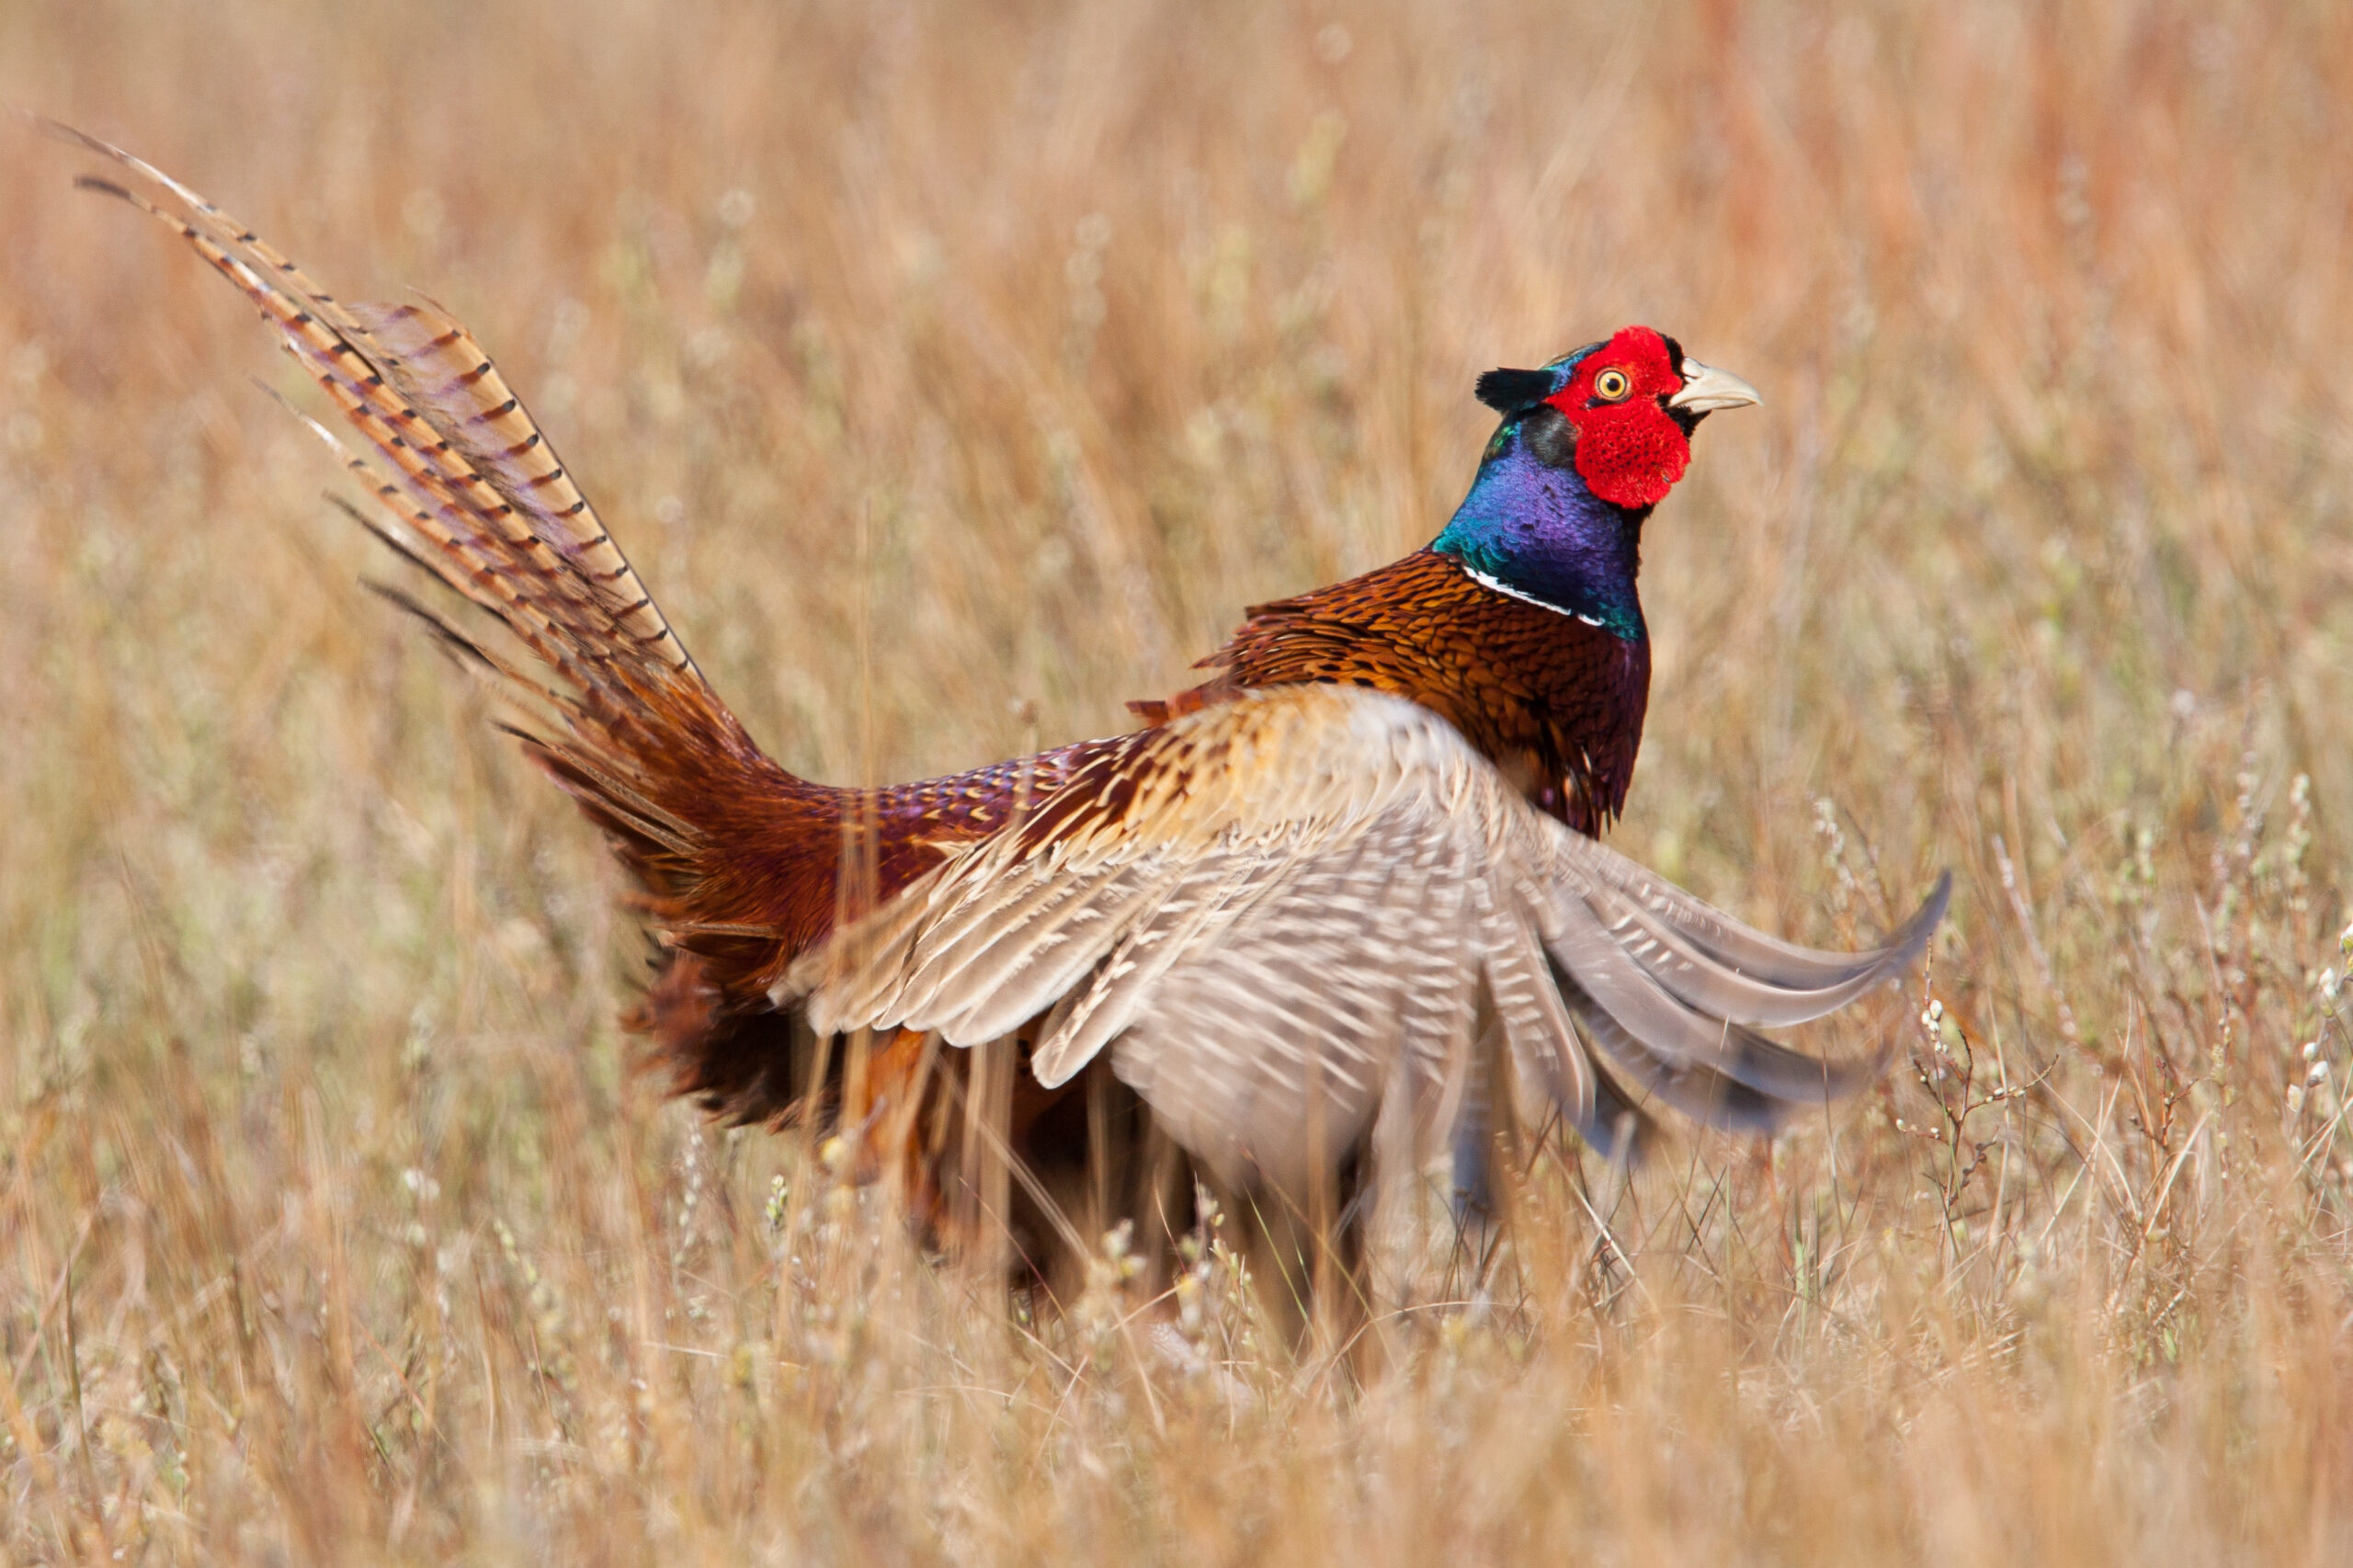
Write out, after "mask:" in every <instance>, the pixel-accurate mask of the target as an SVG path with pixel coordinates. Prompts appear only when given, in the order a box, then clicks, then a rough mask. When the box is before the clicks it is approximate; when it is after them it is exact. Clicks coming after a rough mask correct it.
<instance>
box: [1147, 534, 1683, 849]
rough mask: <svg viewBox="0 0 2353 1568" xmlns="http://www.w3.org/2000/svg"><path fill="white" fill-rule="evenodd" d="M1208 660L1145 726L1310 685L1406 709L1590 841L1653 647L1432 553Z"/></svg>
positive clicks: (1267, 612)
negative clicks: (1455, 738) (1391, 699)
mask: <svg viewBox="0 0 2353 1568" xmlns="http://www.w3.org/2000/svg"><path fill="white" fill-rule="evenodd" d="M1249 616H1250V619H1249V620H1248V622H1247V623H1246V624H1245V625H1244V626H1243V628H1242V629H1241V630H1240V631H1237V632H1236V633H1234V635H1233V640H1232V641H1231V642H1228V643H1227V644H1226V645H1225V646H1224V647H1223V648H1222V649H1220V650H1219V651H1218V652H1217V653H1213V654H1211V656H1210V657H1209V658H1208V659H1207V660H1205V661H1203V662H1204V664H1206V665H1211V666H1213V667H1215V668H1216V669H1217V670H1218V671H1219V674H1218V676H1216V678H1214V679H1212V680H1211V681H1209V682H1207V683H1206V684H1204V685H1202V686H1199V687H1195V688H1193V689H1192V690H1191V691H1188V692H1185V693H1182V694H1180V695H1179V696H1177V697H1175V698H1172V699H1169V700H1167V701H1165V702H1148V703H1133V704H1131V707H1133V708H1134V709H1135V710H1136V711H1137V712H1139V713H1140V714H1142V716H1144V717H1145V718H1147V719H1150V720H1152V721H1154V722H1163V721H1165V720H1166V719H1169V718H1171V717H1173V716H1175V715H1176V714H1177V713H1182V712H1189V711H1191V710H1195V709H1198V708H1200V707H1202V706H1204V705H1206V704H1208V703H1211V702H1214V701H1219V700H1222V699H1227V698H1230V697H1232V696H1233V695H1234V694H1235V693H1237V692H1239V691H1242V690H1244V689H1246V688H1249V687H1267V686H1278V685H1281V684H1284V683H1286V682H1292V681H1315V682H1324V683H1328V684H1332V685H1339V686H1353V687H1364V688H1366V689H1369V690H1373V691H1383V692H1389V693H1392V694H1393V695H1395V696H1399V697H1404V698H1410V699H1413V700H1414V701H1415V702H1418V703H1420V704H1422V705H1423V706H1424V707H1426V708H1428V709H1429V710H1432V711H1433V712H1436V713H1438V715H1439V716H1440V717H1442V718H1444V719H1446V720H1447V721H1448V722H1449V723H1451V724H1452V725H1453V726H1454V727H1455V728H1456V729H1458V730H1460V731H1461V733H1462V736H1463V738H1464V739H1465V740H1467V741H1468V742H1470V743H1471V744H1472V746H1473V747H1475V748H1476V749H1477V750H1478V751H1479V752H1480V753H1481V755H1483V756H1485V757H1486V758H1487V759H1488V760H1489V761H1491V762H1493V763H1494V764H1495V766H1496V767H1498V768H1499V769H1501V770H1502V772H1503V774H1504V776H1505V777H1506V778H1509V779H1510V780H1511V781H1512V782H1513V784H1514V785H1515V786H1517V787H1518V789H1519V790H1520V791H1521V793H1523V794H1524V795H1526V796H1527V797H1528V798H1529V800H1530V801H1533V802H1535V803H1536V804H1537V805H1538V806H1539V807H1540V809H1542V810H1543V811H1544V812H1546V813H1547V814H1549V815H1552V816H1554V817H1557V818H1559V819H1560V820H1561V821H1563V822H1564V823H1566V824H1569V825H1570V826H1571V827H1574V828H1575V829H1576V830H1577V831H1578V832H1580V833H1584V834H1598V833H1599V832H1600V831H1601V829H1602V828H1603V827H1604V826H1605V825H1607V824H1608V822H1609V821H1610V820H1611V819H1612V818H1614V817H1615V816H1616V815H1617V814H1618V812H1620V810H1621V809H1623V807H1624V805H1625V801H1626V789H1627V786H1628V784H1629V783H1630V782H1631V779H1632V778H1633V772H1634V754H1635V751H1636V750H1637V748H1639V746H1640V745H1641V744H1642V734H1643V708H1644V706H1645V705H1646V704H1647V703H1648V701H1649V699H1650V673H1651V655H1650V644H1649V642H1647V641H1646V640H1645V639H1643V638H1640V637H1634V638H1628V637H1621V636H1620V635H1618V634H1617V633H1616V632H1614V631H1610V630H1609V629H1608V628H1607V627H1605V626H1597V625H1595V624H1594V623H1593V622H1591V621H1589V620H1585V619H1579V618H1578V617H1576V616H1574V615H1566V614H1563V613H1562V612H1561V611H1559V610H1556V609H1552V608H1548V607H1546V606H1543V605H1540V604H1536V603H1533V602H1531V601H1529V600H1528V599H1525V598H1520V597H1513V596H1511V595H1508V594H1505V593H1501V592H1498V591H1497V590H1495V588H1492V587H1490V586H1488V585H1486V584H1484V583H1482V582H1481V581H1479V579H1478V578H1477V577H1474V576H1473V575H1472V574H1471V572H1470V571H1469V570H1467V569H1466V568H1465V567H1464V565H1463V563H1462V562H1460V561H1459V560H1457V559H1456V558H1454V557H1452V556H1450V555H1448V554H1445V553H1443V552H1441V551H1439V550H1438V549H1437V548H1435V547H1433V548H1430V549H1426V550H1419V551H1415V552H1414V553H1413V554H1411V555H1408V556H1405V557H1404V559H1402V560H1400V561H1396V562H1392V563H1391V564H1389V565H1387V566H1381V567H1377V568H1375V569H1374V570H1372V571H1370V572H1368V573H1366V574H1363V575H1362V576H1358V577H1351V578H1349V579H1348V580H1347V581H1346V582H1344V583H1337V584H1335V585H1332V586H1330V587H1325V588H1318V589H1315V590H1314V591H1313V592H1312V593H1306V594H1302V595H1299V596H1297V597H1293V598H1288V599H1282V600H1279V601H1277V602H1276V603H1274V604H1268V605H1257V606H1254V607H1253V608H1251V610H1250V611H1249Z"/></svg>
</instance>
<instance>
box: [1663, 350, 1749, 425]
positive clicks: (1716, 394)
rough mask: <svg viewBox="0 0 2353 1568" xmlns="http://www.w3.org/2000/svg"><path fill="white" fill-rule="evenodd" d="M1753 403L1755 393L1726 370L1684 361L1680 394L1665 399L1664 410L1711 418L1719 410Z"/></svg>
mask: <svg viewBox="0 0 2353 1568" xmlns="http://www.w3.org/2000/svg"><path fill="white" fill-rule="evenodd" d="M1757 401H1759V400H1758V398H1757V396H1756V388H1755V387H1752V386H1750V385H1749V384H1748V383H1747V382H1746V381H1742V380H1741V379H1740V378H1739V377H1738V376H1735V375H1733V373H1732V372H1731V371H1730V370H1719V369H1716V368H1715V367H1714V366H1713V365H1702V364H1701V363H1699V361H1698V360H1697V359H1686V360H1684V361H1683V390H1682V391H1681V392H1677V393H1676V394H1675V395H1674V396H1673V397H1671V398H1668V399H1667V400H1666V406H1667V407H1669V408H1679V409H1681V410H1683V411H1684V412H1685V413H1686V414H1711V413H1713V412H1715V411H1716V410H1717V409H1719V408H1746V407H1747V406H1748V405H1749V404H1751V403H1756V402H1757Z"/></svg>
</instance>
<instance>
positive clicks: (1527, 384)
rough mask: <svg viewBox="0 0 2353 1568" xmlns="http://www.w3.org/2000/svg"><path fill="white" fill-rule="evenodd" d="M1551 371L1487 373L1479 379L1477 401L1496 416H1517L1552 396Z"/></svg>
mask: <svg viewBox="0 0 2353 1568" xmlns="http://www.w3.org/2000/svg"><path fill="white" fill-rule="evenodd" d="M1552 381H1553V375H1552V371H1550V370H1490V371H1488V372H1487V373H1486V374H1485V375H1483V376H1481V377H1480V378H1479V401H1480V402H1481V403H1485V404H1486V405H1487V406H1488V407H1489V408H1492V409H1494V410H1495V412H1496V413H1497V414H1518V412H1519V411H1520V410H1521V409H1523V408H1526V407H1528V406H1529V405H1530V404H1531V403H1542V402H1543V401H1544V400H1545V399H1546V398H1548V397H1550V396H1552Z"/></svg>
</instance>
